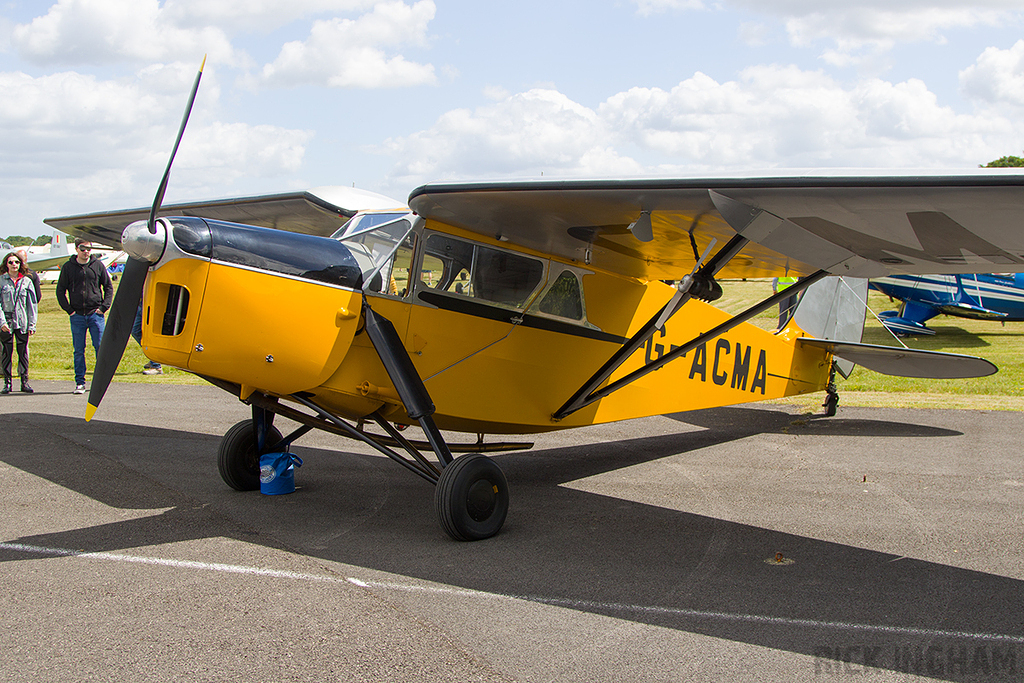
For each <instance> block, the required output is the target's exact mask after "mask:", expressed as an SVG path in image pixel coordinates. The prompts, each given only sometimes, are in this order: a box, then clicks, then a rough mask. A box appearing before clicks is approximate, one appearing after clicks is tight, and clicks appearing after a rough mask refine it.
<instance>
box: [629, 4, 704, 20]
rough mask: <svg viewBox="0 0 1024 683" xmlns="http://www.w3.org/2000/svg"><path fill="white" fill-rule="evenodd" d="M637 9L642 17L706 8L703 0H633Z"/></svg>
mask: <svg viewBox="0 0 1024 683" xmlns="http://www.w3.org/2000/svg"><path fill="white" fill-rule="evenodd" d="M633 2H634V3H636V11H637V14H639V15H640V16H642V17H648V16H651V15H652V14H659V13H661V12H667V11H670V10H691V9H704V2H703V0H633Z"/></svg>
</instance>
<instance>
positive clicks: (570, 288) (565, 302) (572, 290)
mask: <svg viewBox="0 0 1024 683" xmlns="http://www.w3.org/2000/svg"><path fill="white" fill-rule="evenodd" d="M539 309H540V312H541V313H547V314H548V315H557V316H559V317H561V318H571V319H572V320H582V319H583V295H582V293H581V292H580V281H579V278H577V277H576V274H575V273H574V272H572V271H571V270H563V271H562V274H561V275H559V276H558V279H556V280H555V282H554V284H552V285H551V288H550V289H548V293H547V294H545V295H544V298H543V299H541V302H540V306H539Z"/></svg>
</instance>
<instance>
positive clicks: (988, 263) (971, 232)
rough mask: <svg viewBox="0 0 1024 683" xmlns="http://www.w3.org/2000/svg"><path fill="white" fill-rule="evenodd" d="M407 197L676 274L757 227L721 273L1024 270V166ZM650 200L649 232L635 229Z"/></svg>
mask: <svg viewBox="0 0 1024 683" xmlns="http://www.w3.org/2000/svg"><path fill="white" fill-rule="evenodd" d="M409 206H410V207H411V208H412V209H413V210H414V211H416V212H417V213H418V214H420V215H421V216H423V217H425V218H427V219H428V220H429V219H436V220H439V221H442V222H445V223H448V224H451V225H455V226H457V227H460V228H464V229H466V230H471V231H474V232H477V233H480V234H485V235H489V236H492V237H494V236H498V237H500V239H503V240H508V241H510V242H513V243H516V244H520V245H522V246H525V247H529V248H531V249H536V250H538V251H540V252H543V253H550V254H554V255H556V256H560V257H562V258H567V259H573V260H576V261H579V262H582V263H592V264H593V265H594V266H595V267H599V268H604V269H606V270H610V271H612V272H617V273H620V274H623V275H627V276H631V277H637V278H641V279H659V280H678V279H680V278H682V277H683V276H684V275H686V274H687V273H689V272H690V270H691V269H692V268H693V265H694V263H695V261H696V259H697V258H698V255H699V254H701V253H703V251H704V249H705V247H706V246H707V245H708V244H709V243H710V241H711V240H712V239H716V240H717V241H718V248H720V247H721V246H722V245H724V244H725V242H726V241H728V240H729V239H730V238H732V237H734V236H735V235H736V234H741V235H743V236H744V237H746V238H748V239H750V240H751V241H750V242H749V243H748V244H747V245H746V247H744V249H743V250H742V251H741V252H740V253H739V254H738V255H737V256H736V257H735V258H733V259H732V261H731V262H730V263H729V264H728V265H727V266H726V267H725V268H724V269H723V270H722V271H720V272H719V273H718V277H720V278H742V277H765V276H775V275H806V274H809V273H811V272H813V271H815V270H818V269H824V270H827V271H829V272H831V273H833V274H836V275H850V276H856V277H877V276H881V275H886V274H891V273H974V272H992V271H997V272H1010V271H1017V272H1022V271H1024V174H1021V173H1019V172H1015V173H997V172H990V171H989V170H988V169H986V172H978V173H964V174H962V175H955V176H954V175H914V176H845V177H832V176H819V177H809V176H781V177H757V178H723V179H664V180H661V179H644V180H563V181H559V180H546V181H508V182H480V183H444V184H433V185H426V186H423V187H420V188H418V189H416V190H414V191H413V193H412V195H411V196H410V198H409ZM644 213H646V214H647V215H648V216H649V220H650V225H651V228H652V230H651V232H652V235H653V239H650V240H649V241H642V240H641V239H638V237H637V236H634V234H632V233H631V232H630V227H631V224H633V223H634V222H636V221H638V220H640V219H641V218H642V215H643V214H644ZM642 222H643V221H641V223H642ZM643 232H644V231H643V230H637V234H638V235H639V236H640V237H643Z"/></svg>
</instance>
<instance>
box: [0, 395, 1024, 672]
mask: <svg viewBox="0 0 1024 683" xmlns="http://www.w3.org/2000/svg"><path fill="white" fill-rule="evenodd" d="M33 384H34V386H35V388H36V393H35V394H33V395H25V394H20V393H15V394H12V395H10V396H5V397H0V428H2V434H3V441H2V444H3V445H2V455H0V480H2V482H3V484H2V491H3V493H2V495H0V530H2V531H0V585H2V586H3V595H4V600H3V603H4V608H3V610H2V611H0V633H2V634H3V636H2V638H3V641H2V642H3V657H2V658H0V680H3V681H86V680H96V681H129V680H130V681H156V680H160V681H165V680H181V681H524V682H525V681H588V682H589V681H599V680H614V681H759V682H760V681H811V680H815V681H816V680H822V681H827V680H848V679H850V677H853V680H856V681H917V680H921V681H924V680H951V681H990V680H991V681H1020V680H1024V618H1022V616H1021V615H1022V608H1024V541H1022V538H1021V522H1022V517H1024V512H1022V511H1024V472H1022V467H1021V458H1020V453H1021V445H1022V442H1024V415H1022V414H1021V413H1013V412H997V411H955V410H948V411H947V410H896V409H892V410H883V409H867V408H848V407H844V406H843V405H842V404H840V408H839V414H838V415H837V416H836V417H833V418H823V417H817V416H808V415H802V414H800V412H799V409H797V408H795V407H790V406H785V405H760V404H750V405H745V406H738V407H731V408H720V409H712V410H706V411H697V412H691V413H683V414H676V415H668V416H662V417H654V418H647V419H643V420H635V421H630V422H625V423H618V424H612V425H604V426H599V427H592V428H585V429H579V430H571V431H566V432H559V433H554V434H548V435H542V436H538V437H534V438H533V439H532V440H534V441H535V445H534V447H533V448H532V449H531V450H527V451H521V452H514V453H506V454H501V455H494V456H492V457H494V459H495V461H496V462H497V463H498V464H499V465H500V466H501V467H502V469H503V471H504V472H505V474H506V476H507V478H508V480H509V484H510V487H511V499H512V503H511V510H510V512H509V516H508V520H507V522H506V524H505V527H504V528H503V530H502V531H501V533H499V534H498V535H497V536H496V537H494V538H492V539H488V540H485V541H479V542H474V543H459V542H456V541H452V540H450V539H449V538H448V537H447V536H446V535H445V534H444V532H443V531H442V530H441V528H440V526H439V525H438V523H437V521H436V519H435V516H434V511H433V497H432V496H433V490H432V487H431V486H430V484H428V483H427V482H425V481H423V480H421V479H419V478H418V477H415V476H413V475H411V474H410V473H408V472H407V471H406V470H404V469H403V468H401V467H399V466H397V465H396V464H395V463H392V462H391V461H389V460H387V459H386V458H384V457H382V456H380V455H377V454H375V453H374V452H373V451H371V450H369V449H367V448H366V447H364V446H362V445H360V444H357V443H355V442H353V441H350V440H346V439H343V438H341V437H337V436H333V435H329V434H323V433H316V434H310V435H308V436H306V437H304V438H303V439H301V440H299V441H298V443H297V444H296V448H295V452H296V453H297V454H298V455H299V456H300V457H301V458H302V459H303V460H304V464H303V466H302V467H301V468H300V469H298V470H297V471H296V474H295V479H296V484H297V490H296V492H295V493H293V494H291V495H286V496H264V495H261V494H260V493H258V492H249V493H240V492H237V491H233V490H231V489H230V488H228V487H227V486H226V485H225V484H224V483H223V482H222V481H221V480H220V477H219V475H218V473H217V463H216V452H217V445H218V442H219V439H220V437H221V435H222V434H223V433H224V432H225V431H226V430H227V429H228V428H229V427H230V426H231V425H233V424H234V423H236V422H237V421H239V420H243V419H246V418H247V417H248V416H249V409H248V408H247V407H246V406H245V405H243V404H241V403H239V402H238V401H237V400H236V399H234V398H232V397H231V396H229V395H228V394H226V393H225V392H223V391H221V390H219V389H216V388H214V387H206V386H171V385H160V384H113V385H112V386H111V388H110V390H109V391H108V393H107V396H106V398H105V399H104V402H103V405H102V406H101V407H100V409H99V411H98V412H97V414H96V417H95V418H94V419H93V421H92V422H89V423H86V422H85V421H84V419H83V415H84V411H85V397H84V396H74V395H72V394H71V389H72V388H73V387H72V384H71V383H70V382H45V381H39V382H34V383H33ZM280 424H281V422H279V425H280ZM282 430H283V431H285V432H286V433H287V431H288V428H287V424H285V426H283V427H282ZM412 431H413V430H410V433H411V432H412ZM413 438H415V435H413ZM460 438H463V439H465V438H467V437H465V436H461V437H460ZM468 438H469V440H473V439H474V438H475V437H468Z"/></svg>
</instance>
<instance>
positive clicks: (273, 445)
mask: <svg viewBox="0 0 1024 683" xmlns="http://www.w3.org/2000/svg"><path fill="white" fill-rule="evenodd" d="M198 82H199V78H198V77H197V79H196V84H195V86H194V88H193V99H194V97H195V89H196V88H197V87H198ZM189 107H190V108H191V102H190V104H189ZM186 119H187V114H186ZM184 126H185V120H183V121H182V129H181V131H179V141H180V137H181V134H182V132H183V131H184ZM176 148H177V143H175V149H176ZM172 161H173V154H172ZM170 165H171V164H170V163H169V164H168V168H167V172H165V175H164V179H163V181H162V183H161V187H160V190H159V191H158V192H157V198H156V201H155V202H154V205H153V207H152V208H151V209H150V210H148V211H147V210H134V211H119V212H108V213H102V214H92V215H82V216H71V217H66V218H57V219H48V220H47V221H46V222H47V223H49V224H50V225H52V226H54V227H57V228H59V229H61V230H64V231H66V232H68V233H70V234H74V235H80V236H85V237H87V238H89V239H93V240H96V241H99V242H102V243H106V244H111V245H114V244H119V245H120V247H121V248H122V249H124V250H125V251H126V252H127V253H128V254H129V256H130V258H129V260H128V263H127V265H126V268H125V272H124V275H123V276H122V279H121V284H120V286H119V289H118V293H117V297H116V299H115V302H114V306H113V308H112V309H111V311H110V313H109V316H108V322H107V330H106V333H105V334H104V338H103V344H102V345H101V349H100V352H99V360H98V362H97V367H96V372H95V375H94V380H93V385H92V387H91V391H90V396H89V408H88V409H87V419H88V418H91V417H92V415H93V413H94V412H95V410H96V408H97V407H98V406H99V404H100V400H101V399H102V396H103V393H104V392H105V390H106V387H107V386H108V384H109V381H110V379H111V377H112V376H113V373H114V371H115V369H116V367H117V364H118V362H119V361H120V358H121V355H122V353H123V350H124V348H125V345H126V343H127V340H128V334H129V332H130V329H131V325H132V322H133V321H134V318H135V313H136V310H137V307H138V304H139V301H140V300H141V301H142V302H143V311H144V318H143V348H144V351H145V353H146V355H147V356H148V357H149V358H150V359H152V360H154V361H157V362H160V363H164V364H168V365H171V366H175V367H178V368H183V369H185V370H188V371H190V372H193V373H195V374H197V375H199V376H202V377H204V378H206V379H207V380H209V381H210V382H211V383H213V384H215V385H216V386H219V387H221V388H223V389H225V390H226V391H228V392H229V393H231V394H233V395H234V396H236V397H237V398H238V399H239V400H241V401H243V402H245V403H247V404H249V405H251V406H252V413H253V414H252V419H251V420H245V421H243V422H241V423H239V424H237V425H235V426H233V427H232V428H231V429H229V430H228V431H227V433H226V434H225V436H224V438H223V440H222V442H221V445H220V448H219V452H218V462H219V468H220V472H221V475H222V477H223V478H224V480H225V482H226V483H227V484H228V485H229V486H231V487H233V488H235V489H239V490H248V489H255V488H259V477H260V471H259V457H260V455H261V454H262V453H267V452H278V451H287V450H288V449H289V448H290V447H291V444H292V443H293V442H295V441H296V440H297V439H298V438H300V437H301V436H302V435H304V434H306V433H308V432H309V431H310V430H311V429H323V430H327V431H330V432H333V433H338V434H342V435H345V436H349V437H352V438H356V439H359V440H361V441H363V442H365V443H367V444H369V445H370V446H372V447H373V448H375V449H377V450H378V451H380V452H381V453H383V454H385V455H387V456H388V457H390V458H392V459H393V460H395V461H397V462H399V463H400V464H402V465H403V466H404V467H406V468H407V469H409V470H410V471H412V472H413V473H415V474H417V475H419V476H421V477H422V478H424V479H426V480H427V481H430V482H431V483H434V484H436V492H435V508H436V511H437V514H438V517H439V520H440V522H441V526H442V527H443V528H444V530H445V531H446V532H447V533H448V534H449V535H450V536H451V537H452V538H455V539H457V540H475V539H482V538H487V537H489V536H492V535H494V534H495V533H497V532H498V531H499V529H500V528H501V526H502V524H503V522H504V520H505V517H506V514H507V510H508V503H509V492H508V485H507V482H506V480H505V477H504V475H503V474H502V472H501V470H500V469H498V467H497V466H496V465H495V464H494V462H493V461H492V460H491V459H490V458H488V457H486V456H485V455H484V453H487V452H494V451H500V450H509V449H515V448H522V447H528V446H529V444H517V443H505V442H487V441H485V439H484V435H507V434H529V433H538V432H544V431H550V430H557V429H568V428H573V427H579V426H583V425H592V424H598V423H605V422H612V421H617V420H627V419H631V418H637V417H643V416H649V415H658V414H664V413H671V412H677V411H684V410H693V409H697V408H707V407H714V406H724V405H730V404H737V403H745V402H750V401H755V400H763V399H773V398H780V397H785V396H793V395H797V394H805V393H809V392H817V391H822V390H825V391H826V392H827V399H826V406H825V407H826V412H828V413H830V414H834V412H835V408H836V403H837V401H838V395H837V393H836V389H835V383H834V380H835V375H836V373H837V372H838V373H841V374H844V375H845V374H848V373H849V370H850V369H851V368H852V364H853V363H857V364H861V365H863V366H865V367H868V368H870V369H874V370H877V371H880V372H886V373H889V374H902V375H908V376H927V377H950V378H955V377H969V376H981V375H986V374H991V373H992V372H995V367H994V366H993V365H992V364H990V363H988V362H987V361H985V360H982V359H979V358H974V357H968V356H960V355H955V354H941V353H930V352H921V351H912V350H907V349H902V348H900V349H897V348H890V347H879V346H872V345H866V344H861V343H860V338H861V332H862V330H863V323H864V311H865V301H866V291H867V284H866V279H865V278H868V277H875V276H878V275H882V274H888V273H896V272H899V273H936V272H944V273H953V272H974V271H977V270H979V268H980V269H981V270H999V271H1002V272H1006V271H1010V270H1017V271H1024V232H1022V231H1020V230H1019V229H1018V228H1017V225H1018V223H1019V219H1018V216H1019V214H1020V211H1021V208H1022V206H1024V201H1022V200H1024V176H1020V175H991V174H983V175H977V174H975V175H963V176H958V177H948V176H917V177H799V176H793V177H776V178H770V177H764V178H733V179H729V178H724V179H663V180H653V179H651V180H593V181H582V180H573V181H510V182H490V183H449V184H435V185H427V186H424V187H421V188H419V189H417V190H415V191H414V192H413V193H412V195H411V196H410V198H409V202H408V208H406V207H403V206H400V205H399V206H394V205H393V204H394V203H393V202H388V201H387V200H386V199H382V198H380V197H379V196H377V197H373V196H370V195H366V194H362V195H358V196H356V195H352V194H350V195H348V196H347V197H346V196H343V195H344V194H345V193H344V192H342V191H341V190H336V191H333V192H335V195H336V196H337V197H342V198H341V199H337V200H336V201H337V202H340V203H336V202H332V201H330V200H328V199H325V196H326V195H329V194H331V191H328V190H324V189H321V190H320V191H319V192H317V191H311V192H300V193H289V194H283V195H272V196H268V197H252V198H241V199H232V200H225V201H222V202H202V203H196V204H187V205H177V206H176V207H161V200H162V196H163V191H164V189H165V187H166V182H167V178H168V174H169V171H170ZM346 203H347V206H346V205H345V204H346ZM389 204H391V205H390V206H389ZM353 206H358V207H360V208H364V209H367V210H361V211H354V210H353V208H352V207H353ZM367 207H368V208H367ZM168 210H171V211H172V213H177V214H178V215H176V216H165V217H159V215H160V214H161V213H166V212H167V211H168ZM204 212H206V214H207V215H206V216H203V215H202V214H203V213H204ZM146 213H149V217H148V218H144V219H143V220H138V221H134V222H131V223H130V224H128V225H127V227H126V228H125V227H124V226H125V224H126V223H129V221H131V220H132V219H133V218H136V217H141V216H144V215H145V214H146ZM339 224H340V227H338V226H339ZM122 228H124V230H123V234H122ZM332 232H333V234H331V233H332ZM317 233H319V234H317ZM321 235H324V236H321ZM983 264H984V265H983ZM994 264H998V268H996V267H987V266H990V265H991V266H994ZM783 275H788V276H799V277H800V280H799V281H798V282H797V284H795V285H793V287H792V288H790V289H788V290H785V291H783V292H781V293H779V294H776V295H774V296H772V297H769V298H767V299H766V300H764V301H763V302H760V303H759V304H757V305H755V306H753V307H751V308H750V309H748V310H747V311H745V312H743V313H741V314H738V315H729V314H726V313H725V312H723V311H721V310H719V309H717V308H715V307H714V306H712V305H711V302H713V301H714V300H716V299H717V298H718V297H719V296H720V295H721V292H722V290H721V285H720V284H719V282H720V281H722V280H726V279H732V278H750V277H772V276H783ZM836 276H842V277H841V278H840V277H836ZM667 282H672V283H674V284H667ZM798 292H803V294H802V298H801V299H800V303H799V304H798V305H797V307H796V310H795V313H794V315H793V316H792V317H791V319H790V320H789V322H788V324H786V325H785V326H784V327H783V328H782V329H781V330H778V331H766V330H763V329H761V328H759V327H757V326H754V325H752V324H750V323H748V322H747V321H748V320H749V319H750V318H751V317H753V316H754V315H756V314H758V313H759V312H761V311H764V310H767V309H769V308H772V307H774V306H776V305H777V303H778V302H779V301H780V300H782V299H783V298H786V297H789V296H792V295H794V294H795V293H798ZM276 414H280V415H283V416H285V417H288V418H290V419H293V420H295V421H297V422H298V423H300V424H301V425H302V426H301V427H300V428H299V429H297V430H296V431H295V432H293V433H291V434H289V435H287V436H284V435H282V434H281V432H280V431H278V430H277V428H276V427H274V426H273V419H274V416H275V415H276ZM417 423H418V424H419V425H420V427H421V428H422V430H423V432H424V434H425V437H426V441H425V442H422V443H419V442H417V443H414V442H412V441H410V440H409V439H408V438H406V436H405V435H404V434H403V433H402V431H401V427H402V426H404V425H410V424H417ZM370 425H374V426H375V428H374V429H370V428H368V426H370ZM441 430H450V431H455V432H464V433H470V434H477V435H479V436H478V440H477V442H476V443H468V444H462V445H454V444H450V443H448V442H447V441H446V439H445V437H444V436H443V435H442V433H441ZM460 451H462V452H466V453H467V454H466V455H461V456H459V457H455V456H454V455H453V452H460Z"/></svg>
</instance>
